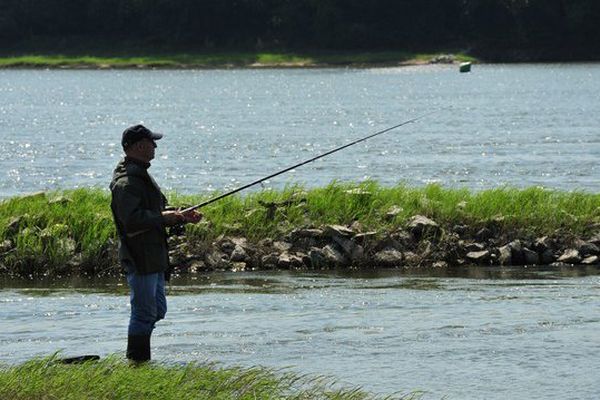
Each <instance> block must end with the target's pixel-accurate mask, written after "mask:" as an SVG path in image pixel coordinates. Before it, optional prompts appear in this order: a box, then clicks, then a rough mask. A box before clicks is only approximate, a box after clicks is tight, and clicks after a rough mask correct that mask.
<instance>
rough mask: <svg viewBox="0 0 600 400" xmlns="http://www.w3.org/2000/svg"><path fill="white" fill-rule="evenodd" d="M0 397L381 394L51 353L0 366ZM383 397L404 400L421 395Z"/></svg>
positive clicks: (251, 372)
mask: <svg viewBox="0 0 600 400" xmlns="http://www.w3.org/2000/svg"><path fill="white" fill-rule="evenodd" d="M0 398H2V399H13V400H20V399H23V400H24V399H27V400H36V399H72V400H79V399H81V400H83V399H115V398H117V399H123V398H127V399H164V400H169V399H173V400H185V399H207V400H208V399H211V400H213V399H224V400H225V399H239V400H257V399H259V400H260V399H264V400H267V399H269V400H270V399H289V400H292V399H298V400H300V399H316V400H318V399H327V400H366V399H377V398H379V397H376V396H373V395H370V394H368V393H366V392H363V391H362V390H360V389H336V388H334V387H333V386H332V385H331V384H329V383H328V382H327V379H324V378H308V377H306V376H299V375H297V374H293V373H290V372H288V373H277V372H273V371H270V370H268V369H264V368H247V369H243V368H219V367H217V366H215V365H196V364H187V365H173V366H167V365H160V364H154V363H149V364H145V365H142V366H138V367H132V366H129V365H128V364H127V363H126V362H125V361H123V360H120V359H118V358H117V357H109V358H106V359H104V360H101V361H92V362H86V363H82V364H70V365H66V364H63V363H60V362H59V360H58V359H57V358H56V357H51V358H45V359H36V360H32V361H29V362H26V363H24V364H21V365H18V366H5V367H2V366H0ZM387 398H389V399H392V398H402V399H406V400H408V399H417V398H419V395H418V394H409V395H406V396H403V397H400V396H398V397H387Z"/></svg>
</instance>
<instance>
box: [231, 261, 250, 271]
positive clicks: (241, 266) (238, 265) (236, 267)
mask: <svg viewBox="0 0 600 400" xmlns="http://www.w3.org/2000/svg"><path fill="white" fill-rule="evenodd" d="M246 267H247V265H246V263H245V262H234V263H231V271H232V272H242V271H245V270H246Z"/></svg>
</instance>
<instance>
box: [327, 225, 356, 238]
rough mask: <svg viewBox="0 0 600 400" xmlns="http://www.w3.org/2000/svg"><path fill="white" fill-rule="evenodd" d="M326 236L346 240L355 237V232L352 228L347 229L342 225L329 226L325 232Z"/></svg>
mask: <svg viewBox="0 0 600 400" xmlns="http://www.w3.org/2000/svg"><path fill="white" fill-rule="evenodd" d="M324 234H325V236H328V237H332V238H333V237H336V236H338V237H345V238H349V237H352V236H354V231H353V230H352V229H350V228H346V227H345V226H342V225H327V226H326V227H325V232H324Z"/></svg>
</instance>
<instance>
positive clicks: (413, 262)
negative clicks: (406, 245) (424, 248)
mask: <svg viewBox="0 0 600 400" xmlns="http://www.w3.org/2000/svg"><path fill="white" fill-rule="evenodd" d="M402 258H403V259H404V264H405V265H410V266H412V267H416V266H417V265H419V264H420V263H421V260H422V259H423V257H421V256H420V255H418V254H416V253H414V252H412V251H405V252H404V253H402Z"/></svg>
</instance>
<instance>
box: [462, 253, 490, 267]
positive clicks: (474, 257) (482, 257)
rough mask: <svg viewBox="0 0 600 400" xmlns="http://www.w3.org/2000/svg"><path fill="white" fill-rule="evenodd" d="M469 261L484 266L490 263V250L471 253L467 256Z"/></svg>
mask: <svg viewBox="0 0 600 400" xmlns="http://www.w3.org/2000/svg"><path fill="white" fill-rule="evenodd" d="M466 257H467V258H468V259H469V260H471V261H473V262H476V263H478V264H483V263H486V262H487V261H489V259H490V252H489V250H481V251H470V252H468V253H467V256H466Z"/></svg>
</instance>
